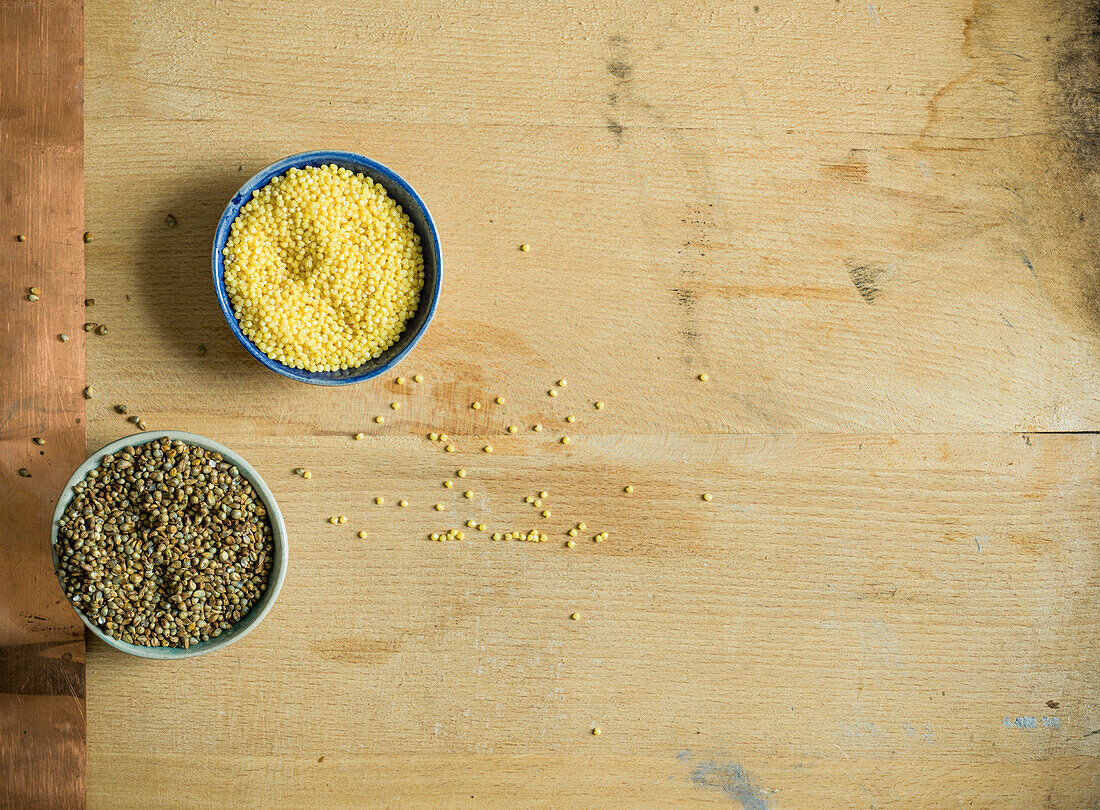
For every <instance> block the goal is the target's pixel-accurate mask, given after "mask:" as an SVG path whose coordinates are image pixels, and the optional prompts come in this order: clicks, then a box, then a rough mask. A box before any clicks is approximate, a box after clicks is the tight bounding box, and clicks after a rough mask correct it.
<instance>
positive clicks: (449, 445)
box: [443, 444, 455, 453]
mask: <svg viewBox="0 0 1100 810" xmlns="http://www.w3.org/2000/svg"><path fill="white" fill-rule="evenodd" d="M443 449H444V450H446V451H447V452H448V453H453V452H454V451H455V446H454V445H453V444H448V445H447V446H446V447H444V448H443Z"/></svg>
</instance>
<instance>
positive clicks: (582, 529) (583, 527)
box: [577, 523, 588, 532]
mask: <svg viewBox="0 0 1100 810" xmlns="http://www.w3.org/2000/svg"><path fill="white" fill-rule="evenodd" d="M577 528H578V529H580V530H581V531H582V532H583V531H584V530H585V529H587V528H588V527H587V526H585V525H584V524H583V523H578V524H577Z"/></svg>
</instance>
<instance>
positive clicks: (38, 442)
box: [31, 436, 46, 447]
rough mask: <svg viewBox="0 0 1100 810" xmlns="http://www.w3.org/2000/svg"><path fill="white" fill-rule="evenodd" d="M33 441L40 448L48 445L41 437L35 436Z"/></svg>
mask: <svg viewBox="0 0 1100 810" xmlns="http://www.w3.org/2000/svg"><path fill="white" fill-rule="evenodd" d="M31 441H32V442H34V443H35V444H37V445H38V446H39V447H41V446H42V445H44V444H45V443H46V440H45V439H43V438H42V437H41V436H35V437H34V438H33V439H31Z"/></svg>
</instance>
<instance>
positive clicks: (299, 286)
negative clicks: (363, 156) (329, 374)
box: [222, 165, 424, 371]
mask: <svg viewBox="0 0 1100 810" xmlns="http://www.w3.org/2000/svg"><path fill="white" fill-rule="evenodd" d="M222 255H223V256H224V257H225V286H226V291H227V292H228V293H229V299H230V301H231V302H232V304H233V311H234V314H235V315H236V317H237V320H238V322H239V323H240V325H241V329H242V331H243V332H244V333H245V334H246V335H247V336H248V338H249V339H250V340H251V341H252V342H253V343H255V344H256V346H258V347H259V349H260V350H261V351H262V352H263V353H264V354H266V355H267V356H268V357H270V358H272V359H274V360H278V361H279V362H280V363H283V364H285V365H288V366H291V367H292V368H301V369H306V370H307V371H335V370H339V369H347V368H354V367H356V366H359V365H361V364H363V363H364V362H366V361H367V360H369V359H371V358H376V357H379V356H380V355H381V354H382V352H384V351H385V350H386V349H388V348H389V347H390V346H392V345H393V344H394V343H395V342H396V341H397V339H398V338H399V337H400V335H401V332H402V331H403V330H404V328H405V324H406V322H407V321H408V320H409V318H410V317H412V315H413V314H414V313H415V312H416V308H417V305H418V304H419V301H420V292H421V290H422V289H423V287H424V254H423V250H422V248H421V245H420V237H419V236H418V235H417V233H416V230H415V228H414V227H413V224H412V222H411V220H410V219H409V217H408V214H406V213H405V212H404V211H402V210H401V206H399V205H398V204H397V203H396V202H394V201H393V199H392V198H390V196H389V195H388V194H386V191H385V189H383V188H382V186H380V185H379V184H377V183H375V182H374V181H373V180H371V179H370V178H369V177H365V176H363V175H362V174H355V173H353V172H351V171H349V170H347V169H341V168H338V167H337V166H335V165H327V166H312V167H308V168H305V169H291V170H290V171H288V172H287V173H286V174H285V175H282V176H280V177H276V178H274V179H273V180H272V181H271V182H270V183H268V184H267V185H266V186H264V187H263V188H262V189H259V190H258V191H255V192H253V194H252V199H250V200H249V201H248V202H247V203H245V205H244V207H243V208H241V212H240V214H238V216H237V218H236V219H235V220H234V221H233V226H232V228H231V230H230V234H229V239H228V241H227V242H226V246H225V248H224V249H223V250H222Z"/></svg>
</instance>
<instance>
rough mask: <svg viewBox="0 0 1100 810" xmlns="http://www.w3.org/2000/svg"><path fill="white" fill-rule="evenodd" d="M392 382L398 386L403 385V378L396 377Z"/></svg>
mask: <svg viewBox="0 0 1100 810" xmlns="http://www.w3.org/2000/svg"><path fill="white" fill-rule="evenodd" d="M394 382H395V383H397V384H398V385H404V384H405V378H404V377H398V378H397V379H396V380H394Z"/></svg>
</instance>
